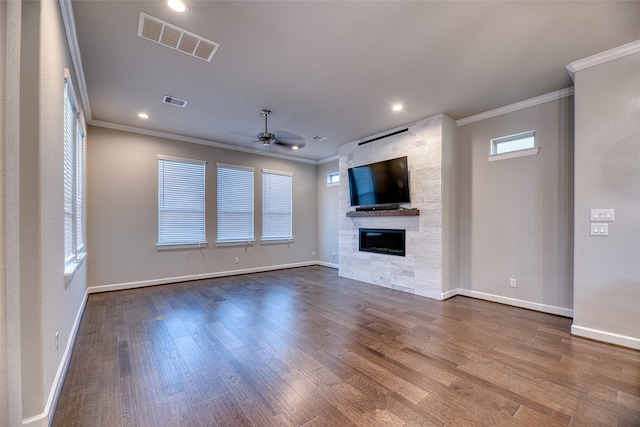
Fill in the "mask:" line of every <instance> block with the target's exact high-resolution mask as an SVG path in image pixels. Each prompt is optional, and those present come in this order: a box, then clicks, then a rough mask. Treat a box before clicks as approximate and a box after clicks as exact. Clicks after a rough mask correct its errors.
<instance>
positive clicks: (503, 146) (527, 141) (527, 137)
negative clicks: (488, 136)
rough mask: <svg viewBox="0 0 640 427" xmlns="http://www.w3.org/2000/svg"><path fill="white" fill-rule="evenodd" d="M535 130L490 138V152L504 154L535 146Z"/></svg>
mask: <svg viewBox="0 0 640 427" xmlns="http://www.w3.org/2000/svg"><path fill="white" fill-rule="evenodd" d="M535 146H536V131H534V130H531V131H529V132H523V133H518V134H516V135H509V136H502V137H500V138H494V139H492V140H491V154H492V155H496V154H504V153H511V152H513V151H520V150H526V149H529V148H535Z"/></svg>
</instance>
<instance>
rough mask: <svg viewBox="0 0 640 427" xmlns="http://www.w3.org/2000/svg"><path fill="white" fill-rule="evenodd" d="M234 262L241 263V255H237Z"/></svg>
mask: <svg viewBox="0 0 640 427" xmlns="http://www.w3.org/2000/svg"><path fill="white" fill-rule="evenodd" d="M234 262H235V263H236V264H237V263H239V262H240V257H239V256H237V257H236V259H235V260H234Z"/></svg>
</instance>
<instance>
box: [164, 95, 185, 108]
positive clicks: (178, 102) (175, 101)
mask: <svg viewBox="0 0 640 427" xmlns="http://www.w3.org/2000/svg"><path fill="white" fill-rule="evenodd" d="M162 102H164V103H165V104H169V105H175V106H176V107H182V108H184V107H186V106H187V101H185V100H184V99H180V98H176V97H173V96H168V95H165V96H164V98H162Z"/></svg>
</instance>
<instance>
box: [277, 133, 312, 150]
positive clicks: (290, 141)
mask: <svg viewBox="0 0 640 427" xmlns="http://www.w3.org/2000/svg"><path fill="white" fill-rule="evenodd" d="M273 133H274V134H275V136H276V141H275V143H276V144H277V145H281V146H285V147H288V148H292V147H297V148H302V147H304V146H305V145H306V143H307V142H306V141H305V139H304V138H303V137H301V136H300V135H296V134H295V133H291V132H287V131H286V130H280V129H277V130H274V131H273Z"/></svg>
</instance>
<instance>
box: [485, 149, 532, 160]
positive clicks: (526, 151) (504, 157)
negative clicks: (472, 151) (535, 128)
mask: <svg viewBox="0 0 640 427" xmlns="http://www.w3.org/2000/svg"><path fill="white" fill-rule="evenodd" d="M538 151H540V147H534V148H526V149H524V150H517V151H510V152H508V153H502V154H492V155H490V156H487V159H489V161H490V162H496V161H498V160H507V159H515V158H517V157H527V156H536V155H537V154H538Z"/></svg>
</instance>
